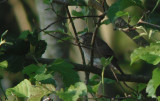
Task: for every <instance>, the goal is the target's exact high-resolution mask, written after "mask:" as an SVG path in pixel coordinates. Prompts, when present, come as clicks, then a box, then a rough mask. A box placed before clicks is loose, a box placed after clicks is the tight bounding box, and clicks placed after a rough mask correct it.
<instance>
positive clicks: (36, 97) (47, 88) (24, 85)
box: [6, 79, 55, 101]
mask: <svg viewBox="0 0 160 101" xmlns="http://www.w3.org/2000/svg"><path fill="white" fill-rule="evenodd" d="M52 91H55V88H54V86H53V85H50V84H48V85H36V86H34V85H31V83H30V81H28V80H27V79H25V80H24V81H22V82H20V83H19V84H18V85H17V86H15V87H13V88H9V89H7V91H6V94H7V95H8V96H9V95H13V94H14V95H16V96H17V97H24V98H28V100H27V101H40V100H41V99H42V97H43V96H45V95H47V94H50V93H51V92H52Z"/></svg>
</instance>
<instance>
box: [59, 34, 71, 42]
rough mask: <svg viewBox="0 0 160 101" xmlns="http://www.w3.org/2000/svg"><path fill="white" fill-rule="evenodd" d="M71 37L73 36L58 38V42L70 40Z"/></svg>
mask: <svg viewBox="0 0 160 101" xmlns="http://www.w3.org/2000/svg"><path fill="white" fill-rule="evenodd" d="M70 39H71V37H70V36H69V37H63V38H61V39H60V40H58V42H59V43H61V42H66V41H69V40H70Z"/></svg>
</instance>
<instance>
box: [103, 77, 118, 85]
mask: <svg viewBox="0 0 160 101" xmlns="http://www.w3.org/2000/svg"><path fill="white" fill-rule="evenodd" d="M104 83H105V84H111V83H115V80H112V79H108V78H104Z"/></svg>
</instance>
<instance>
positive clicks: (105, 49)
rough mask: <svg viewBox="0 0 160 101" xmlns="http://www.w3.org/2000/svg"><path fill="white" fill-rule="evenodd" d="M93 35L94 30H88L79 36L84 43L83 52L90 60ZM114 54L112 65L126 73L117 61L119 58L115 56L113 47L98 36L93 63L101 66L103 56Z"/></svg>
mask: <svg viewBox="0 0 160 101" xmlns="http://www.w3.org/2000/svg"><path fill="white" fill-rule="evenodd" d="M92 35H93V33H92V32H88V33H85V34H83V35H81V36H79V38H80V42H81V43H82V49H83V52H84V54H85V57H86V59H87V60H88V61H90V57H91V40H92ZM112 56H113V59H112V61H111V64H110V66H112V67H115V68H116V69H117V70H118V71H119V72H120V73H121V74H123V75H124V72H123V71H122V70H121V68H120V67H119V65H118V63H117V59H116V57H115V56H114V53H113V51H112V49H111V48H110V47H109V46H108V45H107V43H105V42H104V41H103V40H102V39H100V38H99V37H97V36H96V37H95V44H94V63H93V65H94V66H97V67H99V66H100V65H101V62H100V58H101V57H105V58H109V57H112Z"/></svg>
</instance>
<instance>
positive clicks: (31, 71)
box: [22, 64, 46, 79]
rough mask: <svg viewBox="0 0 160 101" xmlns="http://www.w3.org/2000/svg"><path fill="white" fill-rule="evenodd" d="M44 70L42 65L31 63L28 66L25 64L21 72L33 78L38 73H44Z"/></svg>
mask: <svg viewBox="0 0 160 101" xmlns="http://www.w3.org/2000/svg"><path fill="white" fill-rule="evenodd" d="M45 72H46V69H45V67H44V66H37V65H34V64H31V65H29V66H26V67H25V68H24V69H23V71H22V73H23V74H27V75H28V76H29V77H30V79H32V78H34V77H35V76H36V75H38V74H44V73H45Z"/></svg>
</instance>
